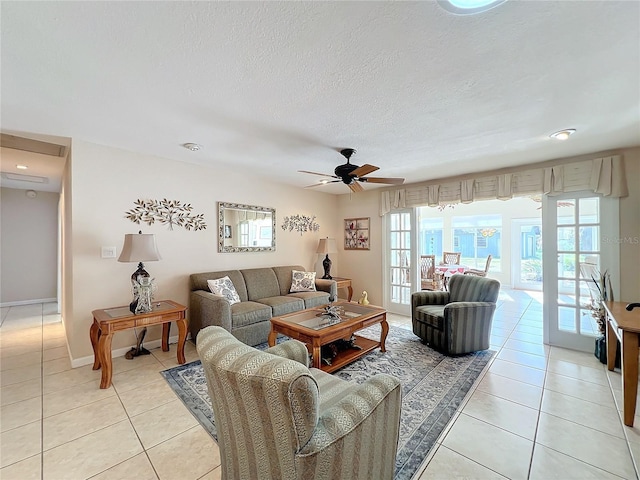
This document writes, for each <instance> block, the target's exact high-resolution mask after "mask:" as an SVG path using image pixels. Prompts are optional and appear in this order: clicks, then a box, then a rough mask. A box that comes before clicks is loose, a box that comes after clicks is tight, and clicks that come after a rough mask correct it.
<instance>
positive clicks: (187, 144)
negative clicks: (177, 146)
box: [182, 143, 202, 152]
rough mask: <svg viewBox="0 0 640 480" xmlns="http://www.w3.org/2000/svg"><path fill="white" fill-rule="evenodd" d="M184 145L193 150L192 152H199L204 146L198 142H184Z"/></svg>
mask: <svg viewBox="0 0 640 480" xmlns="http://www.w3.org/2000/svg"><path fill="white" fill-rule="evenodd" d="M182 146H183V147H184V148H186V149H187V150H191V151H192V152H197V151H198V150H200V149H201V148H202V146H200V145H198V144H197V143H184V144H182Z"/></svg>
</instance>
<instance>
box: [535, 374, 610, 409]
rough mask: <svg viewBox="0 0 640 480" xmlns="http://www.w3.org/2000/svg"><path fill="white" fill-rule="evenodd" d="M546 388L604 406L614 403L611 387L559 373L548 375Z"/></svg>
mask: <svg viewBox="0 0 640 480" xmlns="http://www.w3.org/2000/svg"><path fill="white" fill-rule="evenodd" d="M544 388H545V389H549V390H553V391H554V392H559V393H564V394H565V395H571V396H572V397H576V398H581V399H583V400H587V401H589V402H593V403H599V404H600V405H604V406H611V405H612V403H613V394H612V393H611V389H610V388H609V387H605V386H604V385H598V384H595V383H591V382H585V381H584V380H578V379H576V378H571V377H565V376H564V375H558V374H557V373H551V372H548V373H547V378H546V380H545V384H544Z"/></svg>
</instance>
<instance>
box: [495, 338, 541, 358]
mask: <svg viewBox="0 0 640 480" xmlns="http://www.w3.org/2000/svg"><path fill="white" fill-rule="evenodd" d="M504 346H505V348H509V349H511V350H517V351H519V352H526V353H531V354H533V355H541V356H543V357H548V356H549V351H550V348H549V346H548V345H543V344H536V343H530V342H522V341H520V340H515V339H509V340H507V341H506V342H505V344H504Z"/></svg>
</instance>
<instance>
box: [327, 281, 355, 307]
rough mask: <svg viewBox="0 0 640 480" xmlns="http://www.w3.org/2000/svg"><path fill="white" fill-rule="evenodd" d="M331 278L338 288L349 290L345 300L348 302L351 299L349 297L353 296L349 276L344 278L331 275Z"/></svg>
mask: <svg viewBox="0 0 640 480" xmlns="http://www.w3.org/2000/svg"><path fill="white" fill-rule="evenodd" d="M331 280H334V281H335V282H336V283H337V284H338V285H337V287H338V290H340V289H341V288H346V289H347V291H348V292H349V297H348V298H347V301H348V302H350V301H351V297H353V288H352V287H351V279H350V278H344V277H332V278H331Z"/></svg>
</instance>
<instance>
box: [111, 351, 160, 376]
mask: <svg viewBox="0 0 640 480" xmlns="http://www.w3.org/2000/svg"><path fill="white" fill-rule="evenodd" d="M112 362H113V364H112V367H113V373H114V374H116V373H124V372H128V371H130V370H135V369H136V368H141V367H146V366H149V365H158V368H160V367H159V365H160V362H159V361H158V359H157V358H155V357H154V356H153V355H140V356H139V357H134V358H133V359H132V360H127V359H126V358H125V357H124V356H122V357H116V358H114V359H113V360H112Z"/></svg>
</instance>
